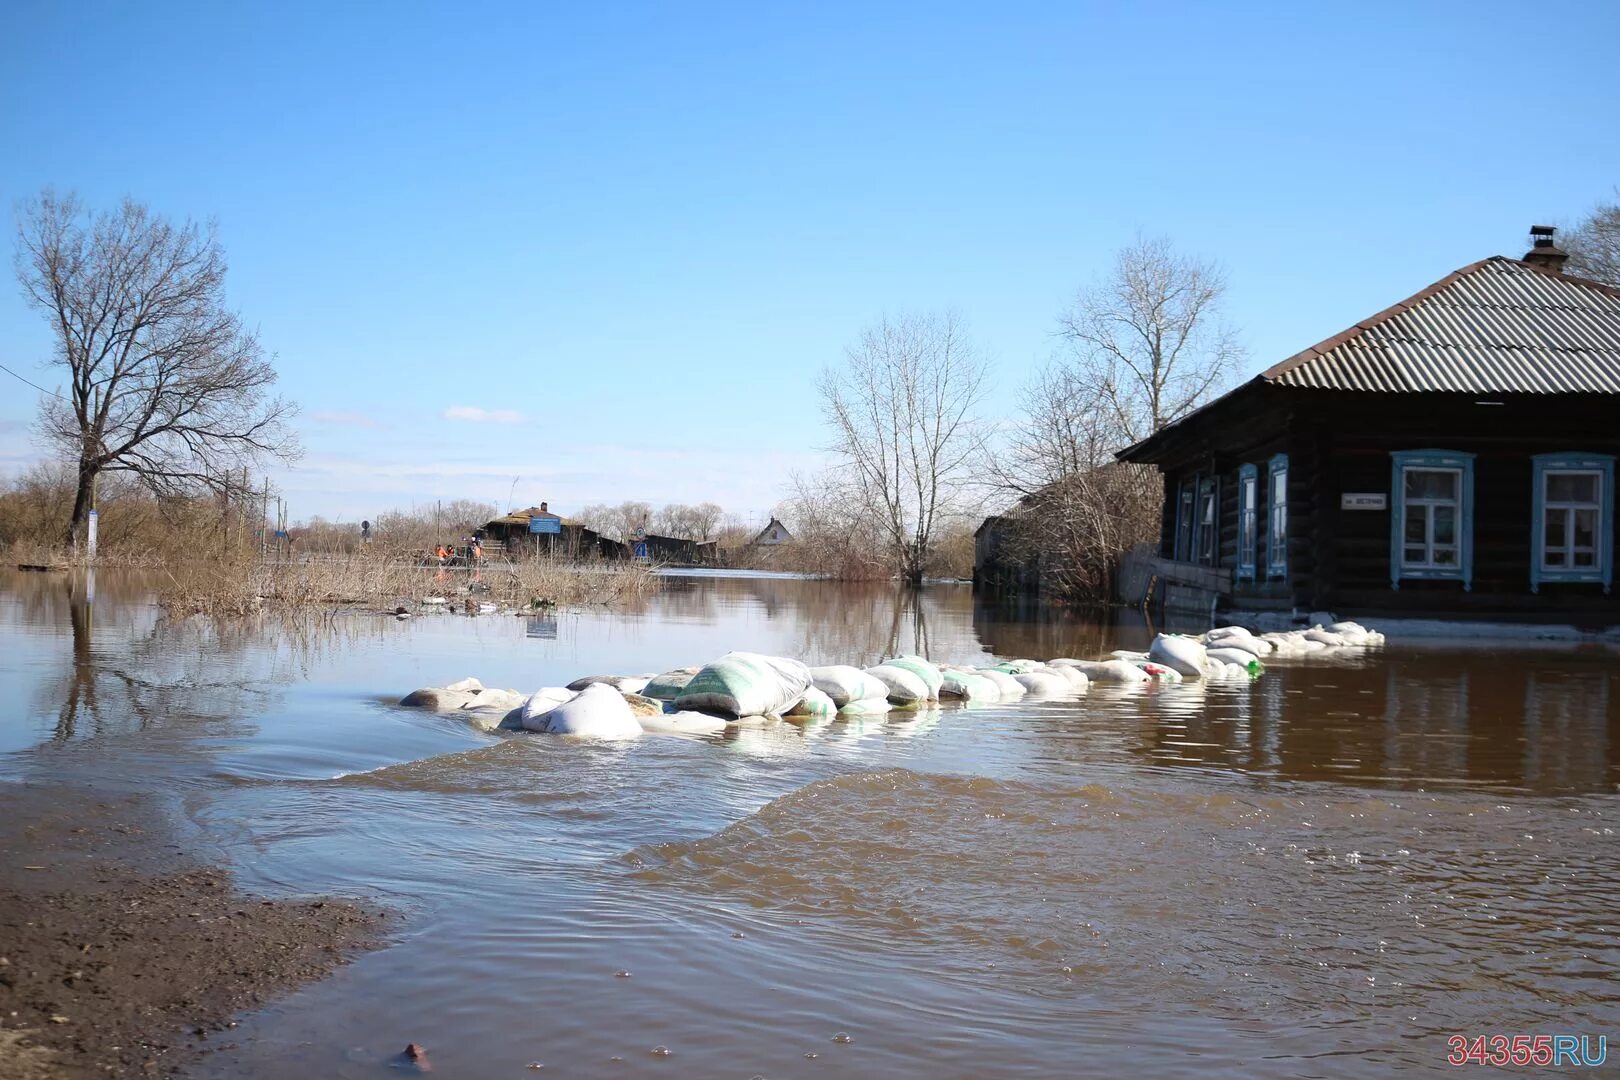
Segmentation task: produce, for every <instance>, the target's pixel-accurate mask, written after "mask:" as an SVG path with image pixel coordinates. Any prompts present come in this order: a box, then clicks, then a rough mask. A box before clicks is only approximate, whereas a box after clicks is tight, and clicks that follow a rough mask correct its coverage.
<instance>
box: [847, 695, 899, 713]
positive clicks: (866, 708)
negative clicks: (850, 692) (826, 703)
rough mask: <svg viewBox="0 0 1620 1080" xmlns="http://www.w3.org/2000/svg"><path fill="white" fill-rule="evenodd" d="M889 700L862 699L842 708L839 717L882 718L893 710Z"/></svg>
mask: <svg viewBox="0 0 1620 1080" xmlns="http://www.w3.org/2000/svg"><path fill="white" fill-rule="evenodd" d="M892 708H893V706H892V705H890V704H889V699H888V698H862V699H860V700H859V701H852V702H850V703H849V704H848V705H843V706H840V707H839V709H838V715H839V716H882V715H883V714H884V713H886V712H888V711H889V710H890V709H892Z"/></svg>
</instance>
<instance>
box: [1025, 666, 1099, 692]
mask: <svg viewBox="0 0 1620 1080" xmlns="http://www.w3.org/2000/svg"><path fill="white" fill-rule="evenodd" d="M1035 670H1036V671H1039V672H1047V673H1050V674H1053V675H1060V676H1062V677H1063V678H1065V679H1068V680H1069V684H1070V685H1071V686H1073V687H1074V688H1075V689H1076V690H1084V689H1085V688H1086V683H1088V682H1090V680H1089V679H1087V678H1086V673H1085V672H1083V671H1081V670H1080V669H1079V668H1078V667H1076V666H1075V665H1073V664H1063V665H1061V666H1060V667H1052V666H1051V665H1047V666H1046V667H1042V668H1036V669H1035Z"/></svg>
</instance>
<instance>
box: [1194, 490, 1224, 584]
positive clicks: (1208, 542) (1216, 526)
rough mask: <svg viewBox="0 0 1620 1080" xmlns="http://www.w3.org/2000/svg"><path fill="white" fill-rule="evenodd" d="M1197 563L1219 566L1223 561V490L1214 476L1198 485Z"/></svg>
mask: <svg viewBox="0 0 1620 1080" xmlns="http://www.w3.org/2000/svg"><path fill="white" fill-rule="evenodd" d="M1196 532H1197V539H1198V547H1197V553H1196V554H1197V561H1198V562H1199V563H1200V564H1202V565H1204V566H1218V565H1220V561H1221V488H1220V484H1218V483H1217V482H1216V480H1215V477H1213V476H1206V477H1204V478H1203V479H1202V480H1201V481H1199V483H1198V528H1197V530H1196Z"/></svg>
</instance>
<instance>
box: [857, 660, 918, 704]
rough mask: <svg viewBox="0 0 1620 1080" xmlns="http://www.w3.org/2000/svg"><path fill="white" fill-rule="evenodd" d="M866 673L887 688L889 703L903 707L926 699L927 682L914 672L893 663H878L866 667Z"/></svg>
mask: <svg viewBox="0 0 1620 1080" xmlns="http://www.w3.org/2000/svg"><path fill="white" fill-rule="evenodd" d="M866 673H867V674H868V675H870V676H872V678H874V679H876V680H877V681H878V682H880V683H882V684H883V685H884V686H885V687H887V688H888V691H889V693H888V699H889V704H890V705H898V706H900V707H902V708H905V707H907V706H914V705H917V704H919V703H920V702H924V701H927V700H928V684H927V683H925V682H923V680H922V678H921V676H919V675H917V673H916V672H913V671H908V670H907V669H905V668H902V667H895V666H894V665H893V664H879V665H878V666H877V667H869V668H867V669H866Z"/></svg>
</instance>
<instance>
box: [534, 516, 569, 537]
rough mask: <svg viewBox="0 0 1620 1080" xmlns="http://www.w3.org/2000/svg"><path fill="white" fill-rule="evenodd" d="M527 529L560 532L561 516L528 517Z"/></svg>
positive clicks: (541, 531) (539, 531)
mask: <svg viewBox="0 0 1620 1080" xmlns="http://www.w3.org/2000/svg"><path fill="white" fill-rule="evenodd" d="M529 531H530V532H532V533H552V534H556V533H560V532H562V518H555V517H532V518H530V519H529Z"/></svg>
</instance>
